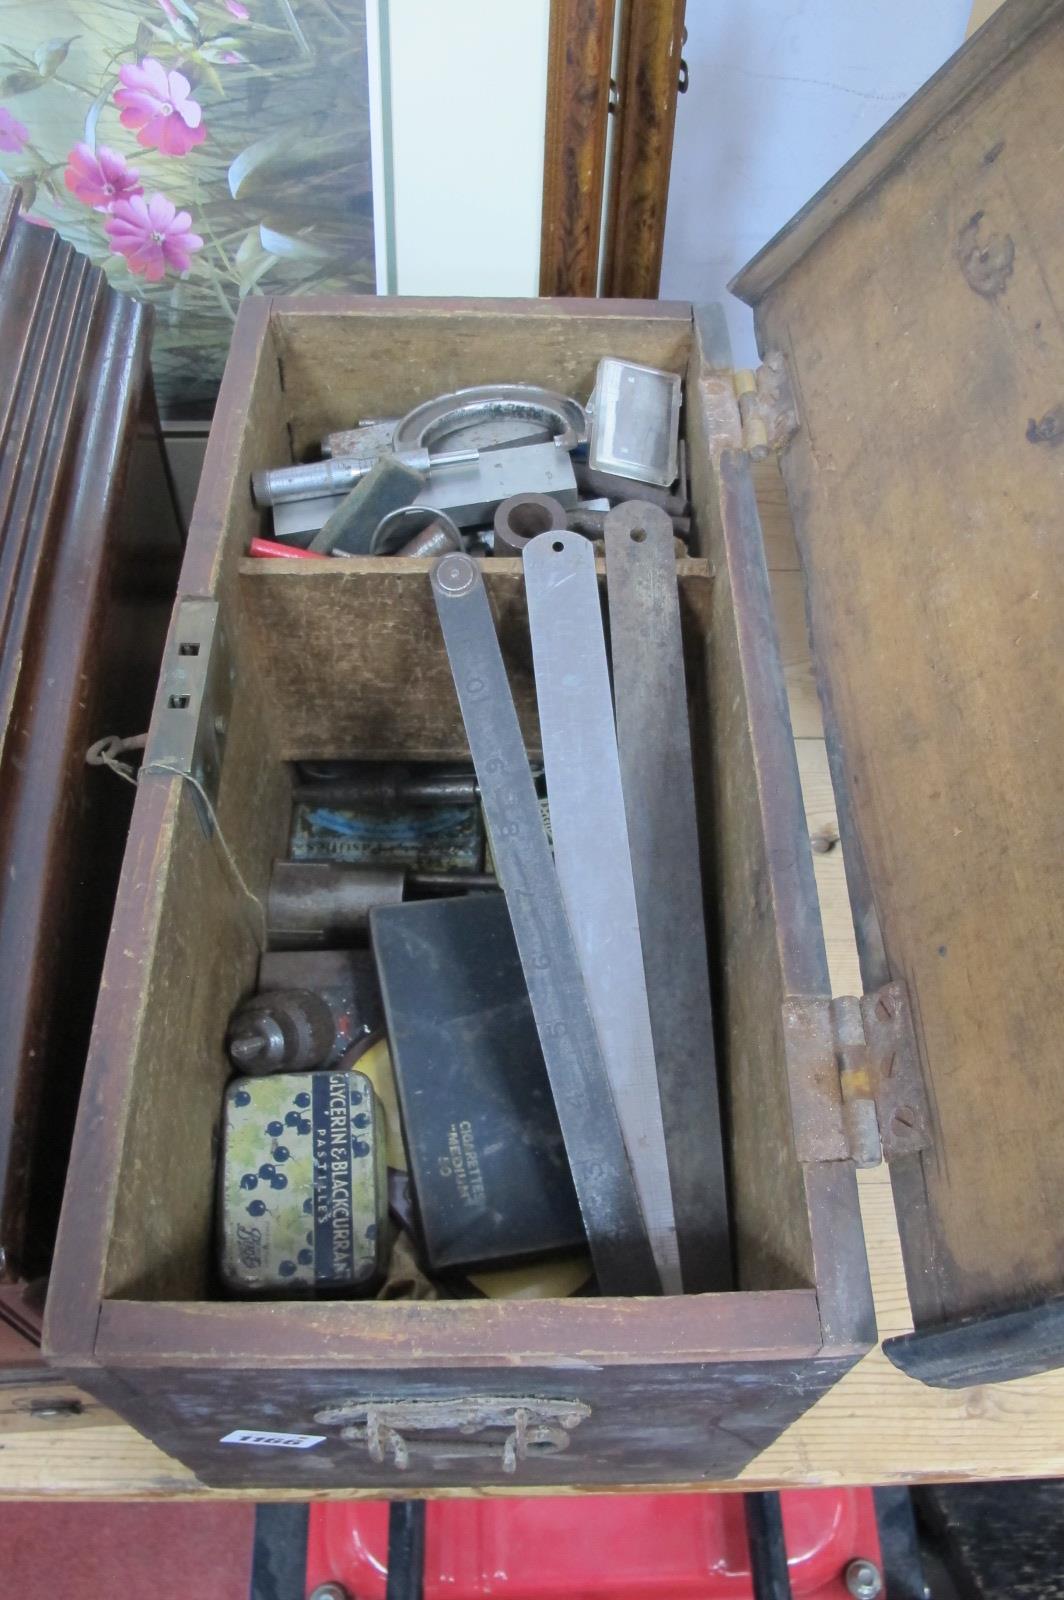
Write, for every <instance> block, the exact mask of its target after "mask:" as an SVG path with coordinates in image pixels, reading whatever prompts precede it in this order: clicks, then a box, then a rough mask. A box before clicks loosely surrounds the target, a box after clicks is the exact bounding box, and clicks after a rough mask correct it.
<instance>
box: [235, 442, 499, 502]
mask: <svg viewBox="0 0 1064 1600" xmlns="http://www.w3.org/2000/svg"><path fill="white" fill-rule="evenodd" d="M392 453H393V454H395V455H396V456H397V457H398V459H399V460H400V461H402V462H404V463H405V465H406V466H408V467H413V468H414V470H415V471H416V472H431V471H432V470H433V468H435V467H455V466H460V465H462V464H463V463H465V462H468V461H479V459H480V451H479V450H441V451H439V452H437V453H436V454H435V455H430V454H429V452H428V450H396V451H394V452H392ZM380 459H381V457H380V456H333V457H332V459H331V460H329V461H307V462H304V463H303V464H302V465H293V466H290V467H270V468H268V469H266V470H264V471H262V472H253V473H252V475H251V494H252V498H253V499H254V501H255V504H256V505H259V506H276V505H282V504H283V503H284V502H286V501H289V500H320V499H321V498H322V497H323V496H325V495H330V494H345V493H346V492H347V490H348V489H350V488H352V487H353V486H354V485H355V484H356V483H357V482H358V481H359V479H360V478H364V477H365V476H366V474H367V473H369V472H371V471H372V470H373V468H374V467H375V466H376V465H377V462H378V461H379V460H380Z"/></svg>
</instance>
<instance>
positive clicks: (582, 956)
mask: <svg viewBox="0 0 1064 1600" xmlns="http://www.w3.org/2000/svg"><path fill="white" fill-rule="evenodd" d="M524 568H525V590H526V593H527V596H528V620H529V625H530V628H531V632H532V659H533V663H534V666H535V674H536V699H537V702H538V704H539V725H540V731H541V733H542V737H543V765H544V769H545V771H546V776H547V797H548V799H549V801H550V814H551V829H552V833H553V836H554V862H555V866H556V868H557V873H558V882H559V884H560V885H561V891H562V898H563V900H564V901H565V909H566V911H567V913H568V916H569V926H570V927H571V928H572V930H573V939H574V941H575V943H576V952H577V957H578V959H579V961H580V968H581V971H582V972H583V974H584V983H585V985H586V987H587V997H588V1000H589V1001H590V1003H591V1015H592V1016H593V1017H594V1019H595V1027H596V1030H597V1032H598V1037H599V1045H600V1046H601V1049H602V1055H603V1059H604V1060H605V1063H606V1072H607V1074H608V1076H609V1080H610V1084H611V1086H612V1089H613V1099H614V1103H615V1105H616V1107H617V1115H618V1117H619V1118H620V1122H621V1131H622V1132H623V1134H624V1142H625V1145H626V1147H627V1150H628V1158H629V1160H630V1162H631V1165H632V1175H633V1177H634V1178H635V1187H636V1193H637V1194H638V1195H639V1202H640V1204H641V1206H642V1208H643V1217H644V1219H645V1221H646V1225H647V1232H648V1233H649V1235H650V1245H651V1249H652V1250H653V1251H654V1259H655V1260H656V1261H657V1264H658V1271H659V1272H660V1273H661V1281H662V1285H663V1287H664V1289H665V1291H666V1293H667V1294H679V1293H681V1290H682V1286H681V1283H680V1263H679V1255H678V1252H677V1247H676V1223H675V1220H674V1217H673V1206H672V1191H671V1188H670V1184H669V1163H668V1156H667V1154H666V1150H665V1131H664V1128H663V1126H662V1119H661V1102H660V1099H659V1097H658V1081H657V1072H656V1069H655V1066H654V1041H653V1037H652V1035H651V1029H650V1010H649V1007H648V1004H647V987H646V978H645V976H644V973H643V953H642V949H641V948H640V942H639V918H638V914H637V911H636V899H635V888H634V886H633V883H632V861H631V855H630V853H629V849H628V827H627V824H626V822H625V815H624V797H623V795H622V793H621V770H620V765H619V763H618V759H617V733H616V729H615V726H614V721H613V703H612V700H611V698H610V679H609V670H608V668H607V665H606V642H605V638H604V636H603V632H602V606H601V602H600V600H599V588H598V579H597V577H596V576H595V552H594V549H593V548H592V545H591V543H590V541H589V540H588V539H585V538H584V537H583V536H582V535H581V534H578V533H564V532H548V533H541V534H539V535H538V536H537V537H536V538H534V539H531V540H530V541H529V543H528V544H527V545H526V546H525V551H524Z"/></svg>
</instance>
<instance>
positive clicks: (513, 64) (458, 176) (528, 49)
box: [369, 0, 550, 295]
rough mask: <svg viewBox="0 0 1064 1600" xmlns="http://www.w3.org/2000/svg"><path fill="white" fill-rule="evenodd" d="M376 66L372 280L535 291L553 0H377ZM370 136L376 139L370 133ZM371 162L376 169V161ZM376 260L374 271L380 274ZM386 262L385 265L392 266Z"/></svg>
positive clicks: (449, 289) (490, 291) (429, 287)
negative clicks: (378, 128)
mask: <svg viewBox="0 0 1064 1600" xmlns="http://www.w3.org/2000/svg"><path fill="white" fill-rule="evenodd" d="M369 9H370V10H371V11H372V12H374V13H375V15H374V17H373V20H372V21H371V37H370V59H371V71H372V61H373V49H374V38H373V34H374V31H375V32H376V34H377V36H378V37H379V38H381V39H382V40H383V43H384V48H385V61H384V66H383V69H382V77H381V82H380V84H379V92H380V99H381V105H380V108H379V115H380V117H381V120H382V123H383V136H384V138H383V142H384V144H385V145H388V144H389V139H388V130H389V127H390V135H391V137H390V172H389V171H388V170H386V169H387V167H388V161H387V152H386V151H385V152H382V153H381V159H380V160H379V161H378V163H377V164H376V165H375V171H374V181H375V186H380V187H381V188H382V189H384V190H388V189H390V208H391V216H390V218H389V217H388V216H387V215H386V214H385V212H386V210H387V207H388V196H387V194H386V193H381V194H380V201H379V202H377V201H376V197H375V206H374V211H375V219H376V222H377V231H378V233H379V234H381V236H382V239H383V238H384V237H385V235H386V233H387V232H388V231H389V222H390V234H391V240H392V244H391V249H390V254H391V258H392V259H391V262H390V263H388V262H382V261H381V258H380V254H378V289H379V291H380V292H381V293H383V292H384V291H385V289H386V288H387V286H388V278H389V276H390V278H391V285H392V289H393V292H395V293H398V294H442V295H447V294H456V295H534V294H536V293H538V289H539V232H540V212H541V208H542V199H543V130H544V116H545V110H546V99H547V37H548V24H549V16H550V0H375V4H371V6H370V7H369ZM375 143H378V144H379V143H380V141H379V140H375ZM378 168H380V170H378ZM382 269H383V270H382ZM389 269H390V271H389Z"/></svg>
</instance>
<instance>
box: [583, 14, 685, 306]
mask: <svg viewBox="0 0 1064 1600" xmlns="http://www.w3.org/2000/svg"><path fill="white" fill-rule="evenodd" d="M685 10H686V0H625V4H624V7H623V11H622V17H621V30H622V31H621V48H620V62H619V65H618V69H617V74H618V90H619V103H618V111H617V132H616V140H615V143H614V149H613V161H612V171H611V177H610V203H609V214H608V218H607V225H606V251H605V258H604V261H603V272H602V292H603V294H604V295H637V296H642V297H643V298H645V299H648V300H652V299H653V298H654V296H655V295H656V294H657V292H658V285H659V284H660V282H661V255H662V248H663V246H664V243H665V212H666V207H667V205H668V197H669V174H670V172H671V170H672V143H673V132H674V129H675V125H676V96H677V94H678V92H679V89H678V85H679V77H680V49H681V45H682V41H683V32H684V26H683V23H684V12H685Z"/></svg>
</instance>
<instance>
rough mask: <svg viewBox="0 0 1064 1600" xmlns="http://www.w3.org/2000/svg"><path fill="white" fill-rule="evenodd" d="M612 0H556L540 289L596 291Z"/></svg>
mask: <svg viewBox="0 0 1064 1600" xmlns="http://www.w3.org/2000/svg"><path fill="white" fill-rule="evenodd" d="M613 13H614V5H613V0H551V8H550V39H549V43H548V48H547V115H546V129H545V137H544V150H543V222H542V229H541V236H540V254H539V292H540V294H542V295H590V296H593V295H595V294H597V292H598V264H599V235H600V232H601V224H602V192H603V187H604V184H605V176H606V131H607V122H608V117H609V101H610V67H611V63H612V54H613Z"/></svg>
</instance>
